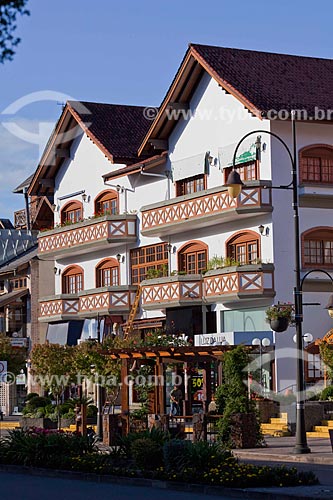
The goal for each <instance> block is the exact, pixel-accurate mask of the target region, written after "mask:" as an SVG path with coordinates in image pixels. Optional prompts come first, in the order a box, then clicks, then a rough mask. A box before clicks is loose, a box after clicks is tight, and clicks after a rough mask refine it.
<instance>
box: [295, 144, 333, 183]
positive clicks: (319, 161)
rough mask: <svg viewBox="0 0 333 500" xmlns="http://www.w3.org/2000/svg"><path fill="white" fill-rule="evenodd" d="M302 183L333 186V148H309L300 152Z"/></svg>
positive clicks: (318, 146) (324, 146)
mask: <svg viewBox="0 0 333 500" xmlns="http://www.w3.org/2000/svg"><path fill="white" fill-rule="evenodd" d="M300 182H304V183H307V182H308V183H319V182H320V183H324V184H333V148H332V146H328V145H327V146H326V145H317V146H309V147H306V148H303V149H302V150H301V151H300Z"/></svg>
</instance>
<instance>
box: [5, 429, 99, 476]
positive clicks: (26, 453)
mask: <svg viewBox="0 0 333 500" xmlns="http://www.w3.org/2000/svg"><path fill="white" fill-rule="evenodd" d="M94 449H95V448H94V445H93V444H92V443H91V442H90V441H89V439H88V438H87V437H86V436H81V435H79V434H76V433H66V432H62V431H48V430H45V429H30V430H23V429H15V430H13V431H10V432H9V436H8V437H7V438H5V439H4V442H3V447H2V448H1V452H2V457H1V458H2V462H3V458H4V457H6V458H7V460H8V463H16V464H21V465H32V466H43V467H45V466H49V467H52V464H55V465H58V463H59V458H62V457H64V458H69V457H79V456H82V455H85V454H87V453H92V452H93V451H94Z"/></svg>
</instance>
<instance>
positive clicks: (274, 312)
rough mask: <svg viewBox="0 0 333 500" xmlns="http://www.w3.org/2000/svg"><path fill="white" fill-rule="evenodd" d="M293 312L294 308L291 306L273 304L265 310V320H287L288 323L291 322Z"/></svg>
mask: <svg viewBox="0 0 333 500" xmlns="http://www.w3.org/2000/svg"><path fill="white" fill-rule="evenodd" d="M293 312H294V306H293V305H292V304H275V305H273V306H271V307H269V308H268V309H266V320H267V321H270V320H274V319H279V318H287V319H288V321H291V319H292V315H293Z"/></svg>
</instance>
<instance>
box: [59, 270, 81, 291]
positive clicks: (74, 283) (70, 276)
mask: <svg viewBox="0 0 333 500" xmlns="http://www.w3.org/2000/svg"><path fill="white" fill-rule="evenodd" d="M81 290H83V269H82V267H80V266H70V267H67V269H65V271H64V272H63V273H62V293H78V292H80V291H81Z"/></svg>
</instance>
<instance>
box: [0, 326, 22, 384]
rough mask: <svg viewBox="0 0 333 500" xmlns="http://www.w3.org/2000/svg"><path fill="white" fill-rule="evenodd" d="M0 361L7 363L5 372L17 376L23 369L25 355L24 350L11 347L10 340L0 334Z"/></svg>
mask: <svg viewBox="0 0 333 500" xmlns="http://www.w3.org/2000/svg"><path fill="white" fill-rule="evenodd" d="M0 361H7V363H8V366H7V371H8V372H11V373H13V374H14V375H17V374H18V373H20V370H21V369H22V368H24V366H25V363H26V353H25V350H24V349H21V348H17V347H13V346H12V345H11V343H10V338H8V337H6V335H4V334H3V333H1V334H0Z"/></svg>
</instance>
